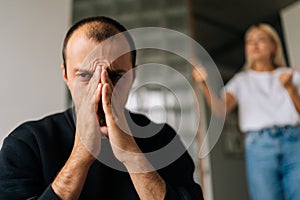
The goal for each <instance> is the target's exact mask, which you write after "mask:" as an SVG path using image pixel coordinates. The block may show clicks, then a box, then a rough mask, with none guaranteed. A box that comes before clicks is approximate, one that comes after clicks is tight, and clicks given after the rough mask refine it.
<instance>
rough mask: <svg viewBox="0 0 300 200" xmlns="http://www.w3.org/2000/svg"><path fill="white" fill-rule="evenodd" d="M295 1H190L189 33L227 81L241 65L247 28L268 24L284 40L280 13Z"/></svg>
mask: <svg viewBox="0 0 300 200" xmlns="http://www.w3.org/2000/svg"><path fill="white" fill-rule="evenodd" d="M296 1H298V0H226V1H223V0H192V1H191V9H192V27H194V30H192V33H193V35H194V38H195V39H196V40H197V41H198V42H199V43H200V44H201V45H202V46H203V47H204V48H205V49H206V50H207V52H208V53H209V54H210V56H211V57H212V58H213V60H214V61H215V63H216V64H217V66H218V68H219V70H220V72H221V74H222V76H223V78H224V80H225V82H226V80H228V79H229V78H230V77H231V76H232V75H233V74H234V73H236V72H237V71H239V70H240V68H241V67H242V65H243V63H244V47H243V38H244V33H245V31H246V30H247V28H248V27H249V26H250V25H252V24H255V23H259V22H266V23H270V24H272V25H273V26H274V27H275V29H277V31H278V32H279V34H280V36H281V37H282V39H283V34H282V30H281V22H280V16H279V12H280V10H282V9H283V8H285V7H287V6H289V5H291V4H292V3H293V2H296ZM283 43H284V41H283Z"/></svg>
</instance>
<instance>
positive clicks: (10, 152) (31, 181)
mask: <svg viewBox="0 0 300 200" xmlns="http://www.w3.org/2000/svg"><path fill="white" fill-rule="evenodd" d="M22 130H24V129H22V128H20V129H18V130H16V131H19V132H20V131H21V135H22V134H23V135H24V137H25V138H26V137H27V138H28V134H27V133H25V132H24V133H23V132H22ZM28 141H31V142H32V143H34V140H27V139H25V140H23V139H22V138H19V137H16V136H14V135H13V134H11V135H9V136H8V137H7V138H6V139H5V140H4V143H3V146H2V148H1V151H0V199H5V200H13V199H30V200H32V199H41V200H44V199H45V200H46V199H48V200H49V199H51V200H56V199H57V200H58V198H57V196H56V195H55V193H54V191H53V190H52V188H51V186H50V185H48V186H47V185H44V182H43V174H42V171H41V162H40V160H39V152H38V149H34V147H35V144H30V145H29V144H28V143H27V142H28Z"/></svg>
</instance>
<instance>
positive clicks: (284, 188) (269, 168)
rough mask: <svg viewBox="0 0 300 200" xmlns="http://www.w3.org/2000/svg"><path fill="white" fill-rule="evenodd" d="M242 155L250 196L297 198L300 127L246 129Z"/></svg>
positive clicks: (299, 189)
mask: <svg viewBox="0 0 300 200" xmlns="http://www.w3.org/2000/svg"><path fill="white" fill-rule="evenodd" d="M246 134H247V135H246V141H245V146H246V147H245V159H246V169H247V180H248V187H249V193H250V196H251V199H252V200H283V199H285V200H300V130H299V128H297V127H294V126H284V127H274V128H266V129H262V130H260V131H249V132H247V133H246Z"/></svg>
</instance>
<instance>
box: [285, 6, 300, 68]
mask: <svg viewBox="0 0 300 200" xmlns="http://www.w3.org/2000/svg"><path fill="white" fill-rule="evenodd" d="M281 19H282V23H283V29H284V35H285V41H286V45H287V50H288V56H289V60H290V64H291V66H295V67H297V68H298V69H299V70H300V37H299V36H300V20H299V19H300V1H297V2H295V3H294V4H292V5H290V6H289V7H287V8H285V9H283V10H282V11H281Z"/></svg>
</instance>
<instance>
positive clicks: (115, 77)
mask: <svg viewBox="0 0 300 200" xmlns="http://www.w3.org/2000/svg"><path fill="white" fill-rule="evenodd" d="M108 76H109V78H110V80H111V81H112V82H113V83H117V82H118V81H119V80H120V78H121V77H122V75H121V74H115V73H109V74H108Z"/></svg>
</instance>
